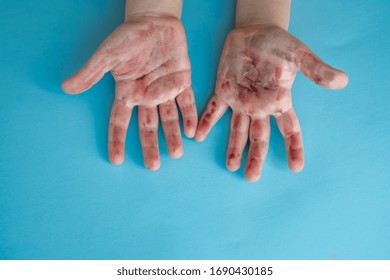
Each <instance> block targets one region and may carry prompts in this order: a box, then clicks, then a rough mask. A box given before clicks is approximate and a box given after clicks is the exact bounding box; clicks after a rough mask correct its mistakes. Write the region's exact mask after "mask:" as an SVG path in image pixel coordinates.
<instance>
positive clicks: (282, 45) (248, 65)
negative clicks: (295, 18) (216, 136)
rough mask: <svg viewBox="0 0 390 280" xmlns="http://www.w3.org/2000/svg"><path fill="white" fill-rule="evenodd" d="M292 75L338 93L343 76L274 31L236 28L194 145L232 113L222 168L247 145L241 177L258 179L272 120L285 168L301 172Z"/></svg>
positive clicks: (236, 160) (232, 165)
mask: <svg viewBox="0 0 390 280" xmlns="http://www.w3.org/2000/svg"><path fill="white" fill-rule="evenodd" d="M297 71H301V72H302V73H303V74H304V75H305V76H306V77H308V78H309V79H311V80H312V81H314V82H315V83H317V84H318V85H320V86H323V87H327V88H330V89H341V88H343V87H345V86H346V85H347V83H348V77H347V75H346V74H345V73H343V72H341V71H339V70H336V69H334V68H332V67H331V66H329V65H326V64H325V63H323V62H322V61H321V60H320V59H319V58H318V57H317V56H316V55H314V54H313V53H312V52H311V51H310V50H309V49H308V48H307V47H306V46H305V45H304V44H303V43H302V42H301V41H299V40H298V39H296V38H295V37H293V36H291V35H290V34H289V33H288V32H286V31H285V30H283V29H281V28H279V27H276V26H267V25H255V26H250V27H243V28H237V29H235V30H233V31H232V32H231V33H230V34H229V36H228V37H227V39H226V42H225V47H224V50H223V53H222V56H221V61H220V65H219V70H218V77H217V82H216V89H215V95H214V96H213V97H212V98H211V100H210V102H209V104H208V106H207V108H206V111H205V112H204V114H203V116H202V118H201V120H200V122H199V126H198V130H197V133H196V135H195V139H196V140H198V141H203V140H204V139H205V138H206V136H207V134H208V133H209V131H210V129H211V128H212V126H213V125H214V124H215V123H216V122H217V121H218V120H219V118H220V117H221V116H222V115H223V114H224V112H225V111H226V109H227V108H228V107H231V108H232V110H233V117H232V123H231V132H230V139H229V148H228V153H227V160H226V165H227V168H228V169H229V170H231V171H235V170H237V169H238V168H239V167H240V162H241V157H242V153H243V150H244V148H245V146H246V143H247V141H248V137H249V140H250V146H249V153H248V161H247V166H246V171H245V176H246V178H247V179H248V180H249V181H256V180H258V179H259V178H260V176H261V171H262V166H263V162H264V159H265V156H266V153H267V150H268V144H269V135H270V126H269V117H270V116H274V117H275V118H276V121H277V124H278V127H279V129H280V131H281V133H282V135H283V137H284V139H285V142H286V149H287V155H288V162H289V167H290V169H291V170H292V171H296V172H297V171H300V170H301V169H302V168H303V163H304V159H303V141H302V134H301V129H300V126H299V122H298V119H297V117H296V114H295V112H294V109H293V107H292V100H291V87H292V84H293V82H294V78H295V76H296V73H297Z"/></svg>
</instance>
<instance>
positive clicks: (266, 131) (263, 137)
mask: <svg viewBox="0 0 390 280" xmlns="http://www.w3.org/2000/svg"><path fill="white" fill-rule="evenodd" d="M269 137H270V124H269V117H267V118H266V119H252V121H251V124H250V128H249V141H250V144H249V152H248V160H247V163H246V169H245V177H246V178H247V180H248V181H250V182H255V181H257V180H259V179H260V177H261V172H262V169H263V163H264V160H265V157H266V155H267V152H268V145H269Z"/></svg>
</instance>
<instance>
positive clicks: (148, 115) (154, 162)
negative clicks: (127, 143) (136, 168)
mask: <svg viewBox="0 0 390 280" xmlns="http://www.w3.org/2000/svg"><path fill="white" fill-rule="evenodd" d="M138 127H139V137H140V140H141V146H142V153H143V156H144V164H145V167H146V168H148V169H150V170H157V169H159V168H160V154H159V151H158V113H157V108H156V107H148V106H139V108H138Z"/></svg>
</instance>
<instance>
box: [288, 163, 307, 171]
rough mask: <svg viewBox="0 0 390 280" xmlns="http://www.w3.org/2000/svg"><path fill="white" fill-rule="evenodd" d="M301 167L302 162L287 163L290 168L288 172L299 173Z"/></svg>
mask: <svg viewBox="0 0 390 280" xmlns="http://www.w3.org/2000/svg"><path fill="white" fill-rule="evenodd" d="M303 166H304V163H303V160H302V161H290V162H289V163H288V167H289V168H290V170H291V171H292V172H295V173H297V172H301V171H302V169H303Z"/></svg>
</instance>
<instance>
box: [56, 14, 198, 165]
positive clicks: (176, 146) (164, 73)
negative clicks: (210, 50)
mask: <svg viewBox="0 0 390 280" xmlns="http://www.w3.org/2000/svg"><path fill="white" fill-rule="evenodd" d="M108 71H111V73H112V75H113V76H114V79H115V82H116V90H115V101H114V104H113V107H112V111H111V117H110V125H109V141H108V151H109V158H110V161H111V162H112V163H114V164H121V163H122V162H123V160H124V148H125V139H126V133H127V128H128V125H129V122H130V118H131V113H132V110H133V108H134V107H135V106H139V108H138V121H139V134H140V140H141V145H142V151H143V156H144V162H145V166H146V167H147V168H149V169H151V170H156V169H158V168H159V166H160V156H159V148H158V138H157V136H158V122H159V116H160V119H161V123H162V127H163V130H164V134H165V137H166V139H167V145H168V151H169V155H170V156H172V157H174V158H178V157H180V156H181V155H182V154H183V147H182V139H181V132H180V124H179V117H178V110H177V106H176V102H177V104H178V106H179V108H180V111H181V114H182V117H183V122H184V133H185V135H186V136H187V137H193V136H194V134H195V130H196V126H197V112H196V108H195V102H194V95H193V91H192V88H191V66H190V61H189V58H188V51H187V42H186V37H185V32H184V28H183V26H182V24H181V22H180V21H179V20H178V19H176V18H173V17H165V18H158V17H139V18H134V19H132V20H130V21H127V22H126V23H124V24H122V25H121V26H120V27H118V28H117V29H116V30H115V31H114V32H113V33H112V34H111V35H110V36H109V37H108V38H107V39H106V40H105V41H104V42H103V44H102V45H101V46H100V47H99V48H98V50H97V51H96V52H95V54H94V55H93V56H92V57H91V58H90V60H89V61H88V62H87V63H86V64H85V65H84V66H83V68H82V69H81V70H80V71H78V72H77V73H76V74H75V75H73V76H72V77H70V78H69V79H68V80H66V81H64V82H63V85H62V87H63V89H64V91H65V92H67V93H70V94H77V93H81V92H83V91H85V90H87V89H89V88H90V87H91V86H93V85H94V84H95V83H97V82H98V81H99V80H100V79H101V78H102V77H103V76H104V74H105V73H106V72H108Z"/></svg>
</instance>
